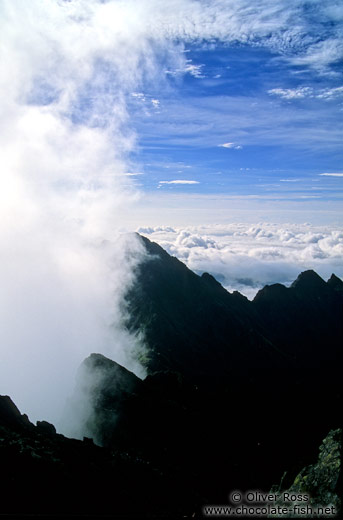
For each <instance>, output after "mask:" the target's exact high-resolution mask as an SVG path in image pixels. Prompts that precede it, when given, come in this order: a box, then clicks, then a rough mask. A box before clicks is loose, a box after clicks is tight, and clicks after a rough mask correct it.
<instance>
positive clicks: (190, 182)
mask: <svg viewBox="0 0 343 520" xmlns="http://www.w3.org/2000/svg"><path fill="white" fill-rule="evenodd" d="M159 184H200V183H199V181H188V180H183V179H175V180H174V181H159Z"/></svg>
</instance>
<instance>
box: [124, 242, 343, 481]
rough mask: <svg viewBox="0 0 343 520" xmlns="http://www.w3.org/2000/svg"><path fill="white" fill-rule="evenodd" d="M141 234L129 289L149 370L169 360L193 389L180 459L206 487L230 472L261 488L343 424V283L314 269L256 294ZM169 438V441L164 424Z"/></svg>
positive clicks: (166, 367) (305, 459) (133, 326)
mask: <svg viewBox="0 0 343 520" xmlns="http://www.w3.org/2000/svg"><path fill="white" fill-rule="evenodd" d="M142 241H143V243H144V245H145V247H146V250H147V252H148V254H149V256H148V257H147V259H146V260H145V262H143V263H142V264H141V265H140V266H139V268H138V271H137V283H136V285H135V286H134V287H133V288H132V289H131V290H130V292H129V293H128V295H127V304H128V311H129V315H130V319H129V321H128V324H127V325H128V328H129V329H130V330H131V331H133V332H135V331H143V332H144V335H145V339H146V344H147V345H148V348H149V352H148V359H147V369H148V372H149V373H150V374H152V375H153V374H154V373H155V372H156V371H170V370H173V371H176V372H178V373H180V374H181V375H182V377H183V378H184V379H185V381H187V382H188V384H189V385H193V388H197V392H193V393H192V392H191V393H190V394H189V395H188V396H187V397H185V395H186V394H185V392H184V393H183V396H184V399H185V402H186V404H185V403H183V406H185V407H186V409H187V414H186V415H187V416H191V417H192V421H191V423H190V424H189V425H188V428H186V427H183V432H184V438H187V436H188V437H189V438H191V439H193V445H192V444H191V443H190V444H191V448H187V449H186V450H185V453H183V451H182V450H180V453H181V452H182V457H183V460H184V461H186V460H188V461H189V465H190V466H192V467H193V469H194V473H197V474H198V478H199V482H206V485H205V487H206V486H207V489H211V483H210V482H209V480H212V482H215V487H216V489H217V490H219V489H220V487H221V485H222V482H223V481H226V484H228V477H227V472H229V475H235V477H234V481H233V482H232V485H233V486H235V485H236V486H238V482H240V483H241V484H242V485H243V486H244V482H245V485H249V486H251V487H254V486H255V487H263V486H265V489H266V488H267V486H269V485H270V484H271V480H270V478H271V475H272V474H278V472H279V473H280V476H281V472H283V470H284V469H285V468H288V470H289V474H291V475H295V474H296V472H297V471H299V470H300V468H301V467H302V466H304V465H306V464H307V463H309V461H310V457H311V455H313V451H314V450H315V447H316V446H317V445H318V444H319V443H320V441H321V439H322V438H323V437H324V436H325V435H326V434H327V431H328V429H330V428H337V427H338V426H339V425H340V418H339V412H338V410H339V409H340V407H341V404H342V403H341V386H340V373H341V368H342V365H341V354H342V345H343V341H342V323H343V319H342V309H343V290H342V289H343V282H342V281H341V280H339V279H338V278H337V277H335V276H334V275H333V276H332V277H331V278H330V280H329V282H327V283H326V282H325V281H324V280H322V279H321V278H320V277H319V276H318V275H317V274H316V273H314V272H313V271H306V272H304V273H302V274H301V275H300V276H299V277H298V279H297V280H296V281H295V282H294V284H293V285H292V286H291V287H290V288H286V287H284V286H282V285H280V284H275V285H272V286H267V287H265V288H264V289H263V290H261V291H260V292H259V293H258V294H257V295H256V297H255V299H254V301H253V302H249V301H248V300H247V299H246V298H244V297H243V296H242V295H240V294H239V293H233V294H230V293H228V292H227V291H226V290H225V289H224V288H223V287H222V286H221V285H220V284H219V283H218V282H217V281H216V280H215V279H214V278H213V277H212V276H210V275H209V274H204V275H202V276H201V277H199V276H197V275H195V274H194V273H193V272H191V271H190V270H189V269H188V268H187V267H186V266H185V265H184V264H182V263H181V262H179V261H178V260H177V259H176V258H173V257H171V256H169V255H168V254H167V253H166V252H165V251H164V250H163V249H162V248H161V247H160V246H158V245H157V244H154V243H152V242H150V241H149V240H148V239H146V238H144V237H142ZM161 381H163V377H161ZM195 396H196V397H195ZM135 399H136V398H133V400H135ZM137 408H138V406H137ZM133 409H135V405H132V406H131V409H130V410H129V411H127V412H126V419H125V428H126V427H127V424H128V421H129V419H128V417H130V421H132V424H135V420H136V417H137V413H136V412H135V413H131V412H132V410H133ZM143 409H144V407H143ZM130 414H131V415H130ZM120 424H121V423H120ZM149 424H150V425H152V424H155V422H154V418H153V417H152V418H150V417H149ZM136 426H137V424H136ZM123 427H124V426H123ZM193 428H194V430H193ZM129 429H130V428H129ZM166 430H168V428H166ZM196 431H198V432H201V438H205V439H206V441H207V442H206V446H204V445H202V443H201V442H197V434H196ZM150 437H151V436H150ZM152 437H153V434H152ZM164 439H166V444H168V443H171V444H173V439H170V437H169V436H168V431H166V432H164ZM158 445H159V440H158V439H156V442H155V447H156V446H158ZM181 445H182V443H181ZM243 447H244V448H243ZM200 453H201V454H202V468H203V470H204V471H202V469H201V468H200V467H199V466H198V465H197V463H196V459H197V457H198V456H199V454H200ZM275 454H277V456H276V455H275ZM171 459H173V461H175V460H176V458H175V454H173V457H171ZM214 461H215V462H214ZM211 462H212V463H213V464H214V466H215V467H216V472H217V477H213V475H212V474H211V471H210V468H211ZM230 468H231V469H230ZM233 468H234V469H233ZM240 472H242V473H243V475H241V476H240ZM210 474H211V478H210V479H209V478H208V477H206V475H210ZM225 475H226V477H225ZM225 479H226V480H225ZM235 482H236V484H235Z"/></svg>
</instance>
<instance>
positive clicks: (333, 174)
mask: <svg viewBox="0 0 343 520" xmlns="http://www.w3.org/2000/svg"><path fill="white" fill-rule="evenodd" d="M319 175H320V176H321V177H343V173H320V174H319Z"/></svg>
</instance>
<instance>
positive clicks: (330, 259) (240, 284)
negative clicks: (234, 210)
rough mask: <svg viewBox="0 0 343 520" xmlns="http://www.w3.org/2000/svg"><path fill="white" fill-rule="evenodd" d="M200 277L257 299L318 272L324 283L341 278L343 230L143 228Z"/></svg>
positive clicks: (301, 227) (266, 226)
mask: <svg viewBox="0 0 343 520" xmlns="http://www.w3.org/2000/svg"><path fill="white" fill-rule="evenodd" d="M138 231H140V232H141V233H142V234H145V235H146V236H148V238H149V239H150V240H153V241H156V242H158V243H159V244H160V245H161V246H162V247H164V248H165V249H166V250H167V251H168V252H169V253H170V254H171V255H173V256H176V257H177V258H179V260H181V261H182V262H184V263H186V265H187V266H188V267H189V268H190V269H192V270H194V271H195V272H197V273H199V274H200V273H203V272H205V271H206V272H209V273H211V274H212V275H214V276H215V277H216V278H217V279H218V281H219V282H220V283H221V284H222V285H223V286H224V287H225V288H227V289H228V290H229V291H234V290H238V291H240V292H241V293H242V294H244V295H246V296H247V297H248V298H253V297H254V295H255V294H256V292H257V291H258V290H259V289H260V288H262V287H263V286H264V285H267V284H272V283H284V284H286V285H288V284H290V283H291V282H293V281H294V280H295V278H296V277H297V276H298V274H299V273H300V272H301V271H304V270H306V269H314V270H316V271H317V272H318V274H320V275H321V276H322V277H324V278H325V279H326V278H328V277H329V276H330V275H331V273H332V272H334V273H335V274H336V275H337V276H339V277H343V260H342V258H343V233H342V230H341V229H338V228H337V229H332V228H331V227H330V228H327V227H315V226H311V225H309V224H304V225H295V224H287V225H286V224H284V225H276V224H266V223H260V224H257V225H249V224H227V225H212V226H192V227H188V228H175V229H171V228H165V229H163V228H161V227H160V228H156V229H154V228H145V229H144V228H141V229H139V230H138Z"/></svg>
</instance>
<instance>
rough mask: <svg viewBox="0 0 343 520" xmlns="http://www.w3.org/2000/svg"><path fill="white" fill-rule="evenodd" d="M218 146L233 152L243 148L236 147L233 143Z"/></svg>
mask: <svg viewBox="0 0 343 520" xmlns="http://www.w3.org/2000/svg"><path fill="white" fill-rule="evenodd" d="M218 146H221V147H222V148H231V149H234V150H241V149H242V148H243V147H242V146H240V145H237V144H235V143H223V144H219V145H218Z"/></svg>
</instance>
